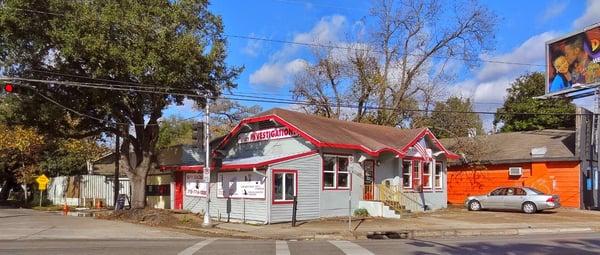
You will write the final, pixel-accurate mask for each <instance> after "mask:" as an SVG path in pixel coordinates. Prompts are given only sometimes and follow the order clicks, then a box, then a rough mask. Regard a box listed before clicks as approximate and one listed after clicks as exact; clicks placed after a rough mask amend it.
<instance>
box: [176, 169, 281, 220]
mask: <svg viewBox="0 0 600 255" xmlns="http://www.w3.org/2000/svg"><path fill="white" fill-rule="evenodd" d="M261 172H262V173H265V171H261ZM211 175H213V176H214V175H216V173H214V172H213V173H211ZM212 179H213V180H216V177H213V178H212ZM184 180H185V177H184ZM184 186H185V184H184ZM268 187H269V183H268V182H267V183H266V184H265V188H266V192H267V193H268V191H269V188H268ZM183 192H184V195H183V209H186V210H190V211H192V212H194V213H204V211H205V210H206V198H205V197H194V196H187V195H185V188H184V191H183ZM210 197H211V203H210V215H211V217H212V218H215V219H217V220H221V221H224V220H227V218H228V213H227V207H228V206H227V204H228V203H230V204H231V212H230V213H229V218H230V219H233V220H236V221H242V220H246V221H251V222H261V223H262V222H265V221H267V218H266V215H267V204H266V201H267V197H268V194H266V195H265V198H264V199H242V198H229V199H228V198H218V197H217V183H211V185H210Z"/></svg>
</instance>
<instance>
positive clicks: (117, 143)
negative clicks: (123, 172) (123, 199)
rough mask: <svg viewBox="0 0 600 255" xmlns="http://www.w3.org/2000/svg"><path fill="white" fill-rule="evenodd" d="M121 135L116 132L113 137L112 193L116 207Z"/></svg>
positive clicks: (119, 185)
mask: <svg viewBox="0 0 600 255" xmlns="http://www.w3.org/2000/svg"><path fill="white" fill-rule="evenodd" d="M120 140H121V137H120V136H119V135H118V134H117V136H116V139H115V179H114V181H113V184H114V185H113V186H114V187H113V192H114V193H113V194H114V199H113V200H114V201H113V202H114V206H115V208H117V199H118V198H119V189H120V187H121V183H120V182H119V175H120V173H119V161H120V160H121V150H120V149H119V147H121V146H119V143H120V142H121V141H120Z"/></svg>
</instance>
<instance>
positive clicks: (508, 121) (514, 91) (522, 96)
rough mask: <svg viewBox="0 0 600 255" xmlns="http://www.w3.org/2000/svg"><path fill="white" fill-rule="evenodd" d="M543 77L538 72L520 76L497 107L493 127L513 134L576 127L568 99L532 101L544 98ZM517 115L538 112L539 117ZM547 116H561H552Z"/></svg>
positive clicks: (544, 79)
mask: <svg viewBox="0 0 600 255" xmlns="http://www.w3.org/2000/svg"><path fill="white" fill-rule="evenodd" d="M545 82H546V78H545V77H544V75H543V74H542V73H540V72H534V73H529V74H525V75H522V76H521V77H519V78H517V79H516V80H515V82H513V83H512V84H511V87H510V88H508V89H507V91H508V96H507V98H506V101H505V102H504V106H502V108H498V110H497V111H496V116H495V118H494V125H497V124H502V127H501V129H500V132H515V131H527V130H540V129H552V128H570V127H574V126H575V115H574V114H575V105H574V104H573V103H572V102H571V100H569V99H563V98H555V99H534V97H536V96H541V95H544V93H545V91H544V90H545ZM520 113H539V114H538V115H531V114H520ZM547 113H564V114H566V115H551V114H548V115H546V114H547Z"/></svg>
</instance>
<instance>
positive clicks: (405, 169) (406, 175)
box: [402, 160, 412, 188]
mask: <svg viewBox="0 0 600 255" xmlns="http://www.w3.org/2000/svg"><path fill="white" fill-rule="evenodd" d="M411 173H412V161H410V160H403V161H402V186H403V187H405V188H410V187H412V185H411V183H412V178H411V177H412V174H411Z"/></svg>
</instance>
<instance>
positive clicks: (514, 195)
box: [465, 187, 560, 213]
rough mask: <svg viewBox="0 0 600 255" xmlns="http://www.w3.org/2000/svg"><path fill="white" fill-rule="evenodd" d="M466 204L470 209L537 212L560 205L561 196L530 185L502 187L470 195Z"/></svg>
mask: <svg viewBox="0 0 600 255" xmlns="http://www.w3.org/2000/svg"><path fill="white" fill-rule="evenodd" d="M465 206H467V208H468V209H469V211H479V210H482V209H501V210H521V211H523V212H524V213H535V212H539V211H541V210H548V209H556V208H558V207H560V198H559V197H558V196H557V195H547V194H544V192H541V191H539V190H536V189H534V188H530V187H501V188H497V189H495V190H493V191H492V192H490V193H489V194H486V195H480V196H469V197H468V198H467V199H466V200H465Z"/></svg>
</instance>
